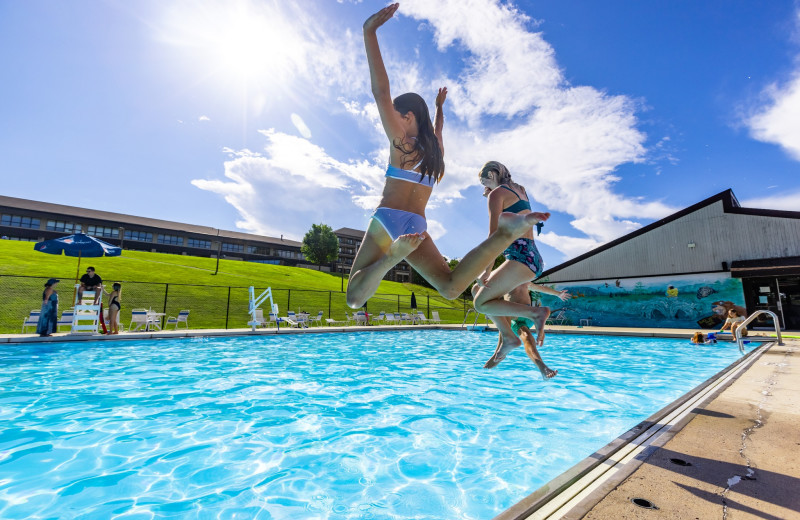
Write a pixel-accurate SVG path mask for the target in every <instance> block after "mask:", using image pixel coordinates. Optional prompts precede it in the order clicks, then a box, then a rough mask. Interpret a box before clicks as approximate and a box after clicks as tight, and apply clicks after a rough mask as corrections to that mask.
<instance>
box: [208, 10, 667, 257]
mask: <svg viewBox="0 0 800 520" xmlns="http://www.w3.org/2000/svg"><path fill="white" fill-rule="evenodd" d="M280 14H281V13H275V16H279V15H280ZM400 15H402V16H405V17H412V18H414V19H416V20H419V21H421V22H423V25H422V27H423V28H427V29H429V30H431V31H432V32H433V35H434V38H435V42H436V45H437V47H438V51H440V52H448V51H450V50H451V49H457V50H458V51H459V52H464V51H466V55H467V59H466V65H465V66H464V68H463V69H462V70H461V71H459V73H458V74H457V77H456V78H448V77H438V76H436V75H435V74H434V73H432V72H429V71H426V70H424V69H423V67H424V63H422V62H419V63H416V62H409V61H407V60H408V59H410V58H413V53H408V52H405V53H404V54H401V55H400V56H399V57H398V52H397V50H396V49H391V48H389V49H387V48H384V58H385V59H386V62H387V66H388V67H389V77H390V78H391V79H392V86H393V91H394V93H395V94H397V93H400V92H403V91H406V90H416V91H419V92H420V93H421V94H422V95H423V96H424V97H426V98H432V97H433V95H434V94H435V92H436V88H437V87H438V86H441V85H447V86H448V88H449V91H450V95H449V97H448V101H447V103H448V105H447V110H448V113H449V114H454V115H455V116H456V118H452V117H451V118H449V119H448V121H447V122H446V124H445V148H446V151H447V158H446V159H447V174H446V176H445V179H444V180H443V182H442V183H441V185H440V186H437V187H436V188H435V190H434V194H433V197H432V199H431V203H430V205H429V212H428V215H429V217H432V218H433V219H434V220H433V221H432V222H431V232H432V234H433V233H434V232H435V234H436V235H439V236H445V234H446V233H447V231H448V230H447V229H446V228H445V226H443V225H442V224H441V222H442V221H445V222H451V221H452V220H450V219H448V213H447V212H448V210H449V207H450V205H452V204H460V203H464V204H466V203H467V202H465V201H463V200H462V199H463V192H464V190H465V189H466V188H468V187H470V186H475V185H476V180H477V179H476V175H477V170H478V168H479V167H480V165H481V164H483V163H484V162H485V161H487V160H489V159H494V160H499V161H501V162H503V163H505V164H506V165H507V166H508V167H509V169H510V170H511V172H512V175H513V176H514V179H515V180H516V181H518V182H520V183H522V184H523V185H525V186H527V188H528V194H529V196H530V197H531V198H532V199H534V200H535V201H536V202H538V204H539V207H542V206H543V207H546V208H548V209H550V210H556V211H561V212H566V213H568V214H570V215H572V216H573V217H574V219H573V220H572V221H571V224H572V227H573V228H574V229H575V230H576V232H579V233H580V234H581V235H582V236H577V237H575V236H559V235H557V234H555V233H553V232H548V233H545V234H543V235H541V237H540V240H542V242H543V243H546V244H548V245H551V246H552V247H555V248H556V249H558V250H559V251H561V252H563V253H564V254H565V255H566V256H567V257H572V256H575V255H577V254H581V253H583V252H585V251H587V250H589V249H591V248H593V247H596V246H598V245H600V244H602V243H604V242H607V241H609V240H612V239H614V238H616V237H618V236H620V235H622V234H624V233H626V232H629V231H631V230H633V229H636V228H637V227H640V226H641V224H640V223H639V222H638V220H637V219H657V218H661V217H663V216H665V215H666V214H668V213H670V212H671V211H673V210H674V208H670V207H668V206H666V205H664V204H662V203H661V202H658V201H643V200H641V199H639V198H631V197H626V196H624V195H621V194H619V193H616V192H615V191H614V187H615V185H616V183H617V182H618V181H619V180H620V179H619V177H618V176H617V175H615V173H614V172H615V169H616V168H617V167H618V166H620V165H621V164H625V163H629V162H640V161H643V160H644V159H645V157H646V155H647V150H646V149H645V146H644V143H645V140H646V136H645V135H644V134H643V133H642V132H641V131H639V130H638V129H637V118H636V111H637V109H638V105H637V102H635V101H634V100H632V99H630V98H628V97H625V96H611V95H608V94H606V93H604V92H602V91H599V90H597V89H595V88H593V87H589V86H574V85H571V84H569V83H568V82H567V81H566V79H565V78H564V75H563V73H562V71H561V69H560V68H559V66H558V64H557V62H556V55H555V51H554V49H553V48H552V47H551V46H550V45H549V44H548V43H547V42H546V41H545V40H544V39H543V37H542V35H541V33H535V32H531V31H529V30H528V28H527V26H526V24H527V23H528V22H529V20H528V19H527V18H526V17H525V16H524V15H523V14H521V13H520V12H518V11H516V10H514V9H513V8H511V7H509V6H507V5H503V4H500V3H499V2H497V1H496V0H470V1H468V2H466V5H465V2H464V1H463V0H461V1H455V0H448V1H444V0H443V1H437V2H429V1H428V0H407V1H405V2H403V5H402V6H401V12H400ZM401 22H403V23H408V21H407V20H401ZM269 23H271V24H284V23H285V24H288V25H291V26H292V27H293V28H292V29H291V30H292V31H295V30H298V31H306V33H307V34H306V36H307V37H304V38H296V39H293V44H294V45H301V46H302V48H295V49H293V51H292V52H294V53H296V54H298V55H302V56H305V57H309V61H308V62H306V64H305V66H304V67H302V68H298V69H297V70H295V71H294V76H293V77H292V78H287V77H284V78H283V81H287V82H289V83H292V82H294V83H300V84H304V85H306V86H314V87H315V88H316V86H317V85H316V84H317V83H319V84H323V85H325V86H326V87H327V88H325V89H322V90H321V91H320V90H317V92H322V94H319V95H324V96H328V97H329V98H330V99H329V101H332V100H335V101H336V102H337V103H338V105H339V106H340V107H341V108H342V110H344V111H345V112H346V113H348V114H350V116H352V117H353V118H354V119H355V120H356V121H357V122H358V123H359V124H360V125H361V128H362V129H363V131H364V134H363V135H361V136H350V137H348V139H358V140H359V141H362V142H366V143H374V147H375V148H374V149H373V151H372V152H371V153H370V158H371V162H366V161H364V160H363V159H359V160H344V161H340V160H336V159H334V158H333V157H332V156H331V155H330V154H329V153H328V152H326V151H325V150H324V149H322V148H321V147H319V146H316V145H314V144H313V143H311V142H310V141H308V140H307V139H302V138H298V137H296V136H290V135H286V134H282V133H281V132H277V131H275V130H267V131H263V132H262V133H263V135H264V136H265V138H266V144H265V147H264V150H263V152H258V153H255V154H254V153H251V152H249V151H240V152H234V156H233V157H232V159H231V160H229V161H228V162H226V163H225V177H226V178H227V179H228V180H227V181H221V180H195V181H193V184H194V185H195V186H197V187H199V188H201V189H205V190H210V191H213V192H216V193H219V194H220V195H222V196H224V197H225V200H226V201H228V202H229V203H231V204H232V205H233V206H234V207H236V209H237V210H238V211H239V213H240V214H241V215H242V220H241V221H240V222H238V223H237V225H238V226H239V227H241V228H242V229H245V230H247V231H252V232H257V233H266V234H273V235H274V234H278V233H283V234H287V231H288V234H290V235H294V236H295V237H298V236H302V234H303V233H304V232H305V230H306V228H307V227H308V223H309V222H321V221H331V220H332V218H331V217H333V216H338V215H341V213H342V212H348V213H359V214H363V213H364V210H367V209H371V208H372V207H373V206H374V205H375V204H376V203H377V200H378V198H379V196H380V193H381V190H382V186H383V178H382V176H383V171H382V170H383V167H384V165H385V164H386V158H387V151H386V145H385V138H384V137H383V136H382V135H381V133H380V131H379V130H377V129H376V126H378V125H379V122H378V120H377V111H376V110H375V107H374V102H372V100H371V98H370V97H369V88H368V85H367V80H368V76H367V74H366V71H367V68H366V64H365V63H364V62H365V58H364V55H363V54H364V53H363V50H362V49H361V48H360V42H358V40H360V38H355V37H354V36H353V34H352V33H350V32H347V33H345V34H343V35H342V34H339V35H336V36H332V35H330V34H327V33H326V32H325V30H324V29H323V25H322V22H320V21H318V20H316V19H314V18H311V17H307V16H299V17H298V18H297V19H295V18H289V17H286V18H283V19H281V18H278V19H275V18H274V17H273V18H271V19H269ZM301 23H302V24H304V26H302V27H304V28H302V29H298V28H297V27H298V24H301ZM389 23H397V22H396V21H391V22H389ZM487 27H502V28H503V30H502V38H498V37H497V32H495V31H491V30H487ZM354 30H355V28H354ZM354 42H357V43H358V45H356V44H355V43H354ZM422 51H423V52H431V53H434V52H437V51H436V49H430V50H422ZM320 55H321V56H322V58H323V59H319V56H320ZM409 55H410V56H409ZM331 71H335V74H334V73H331ZM321 78H324V82H322V80H321ZM320 82H322V83H320ZM312 90H314V89H312ZM321 106H324V105H321ZM298 119H299V117H298ZM293 120H294V118H293ZM300 121H301V122H302V120H300ZM295 126H296V127H297V129H298V131H299V132H300V133H301V135H303V136H305V137H307V138H308V139H310V132H308V134H305V133H304V131H303V130H302V129H301V128H302V127H301V126H299V125H298V124H297V122H295ZM303 126H304V124H303ZM306 129H307V127H306ZM468 203H469V204H470V205H473V206H474V205H477V204H481V205H483V204H484V202H483V200H482V199H481V200H480V201H478V200H476V201H469V202H468ZM474 214H475V215H476V218H481V219H485V209H484V208H481V211H477V207H476V211H475V212H474ZM288 215H291V217H288ZM478 215H480V217H477V216H478ZM436 221H438V222H436ZM295 222H296V223H300V224H297V225H296V227H297V229H295V228H294V227H292V226H295V224H294V223H295ZM455 227H456V226H454V225H453V224H451V229H452V228H455ZM445 253H446V254H447V252H446V251H445Z"/></svg>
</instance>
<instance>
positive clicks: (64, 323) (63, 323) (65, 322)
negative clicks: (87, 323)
mask: <svg viewBox="0 0 800 520" xmlns="http://www.w3.org/2000/svg"><path fill="white" fill-rule="evenodd" d="M74 315H75V311H74V310H73V309H67V310H65V311H63V312H62V313H61V318H60V319H59V320H58V321H57V322H56V331H58V329H60V328H61V327H69V328H70V330H71V329H72V318H73V316H74ZM117 317H118V318H119V315H117Z"/></svg>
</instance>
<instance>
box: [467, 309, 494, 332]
mask: <svg viewBox="0 0 800 520" xmlns="http://www.w3.org/2000/svg"><path fill="white" fill-rule="evenodd" d="M472 312H474V313H475V321H474V322H472V325H471V326H467V325H466V323H467V319H468V318H469V315H470V313H472ZM480 317H481V313H480V312H478V311H476V310H475V309H469V310H467V313H466V314H465V315H464V321H462V322H461V328H466V329H467V330H473V331H480V332H486V331H487V330H489V317H488V316H486V315H485V314H484V317H485V318H486V326H484V327H483V328H480V329H479V328H478V320H479V319H480Z"/></svg>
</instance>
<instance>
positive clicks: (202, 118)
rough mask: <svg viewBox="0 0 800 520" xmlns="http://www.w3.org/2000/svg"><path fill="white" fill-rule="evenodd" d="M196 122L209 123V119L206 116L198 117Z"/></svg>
mask: <svg viewBox="0 0 800 520" xmlns="http://www.w3.org/2000/svg"><path fill="white" fill-rule="evenodd" d="M197 120H198V121H201V122H202V121H211V118H210V117H208V116H200V117H198V118H197Z"/></svg>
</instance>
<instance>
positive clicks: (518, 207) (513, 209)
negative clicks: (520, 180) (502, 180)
mask: <svg viewBox="0 0 800 520" xmlns="http://www.w3.org/2000/svg"><path fill="white" fill-rule="evenodd" d="M500 187H501V188H505V189H507V190H508V191H510V192H511V193H513V194H514V195H517V192H516V191H514V190H512V189H511V188H509V187H508V186H506V185H504V184H501V185H500ZM517 198H518V199H519V200H518V201H517V202H515V203H514V204H512V205H510V206H509V207H507V208H504V209H503V211H504V212H507V213H519V212H520V211H523V210H526V209H527V210H528V211H530V210H531V203H530V202H528V201H527V200H522V197H520V196H519V195H517Z"/></svg>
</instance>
